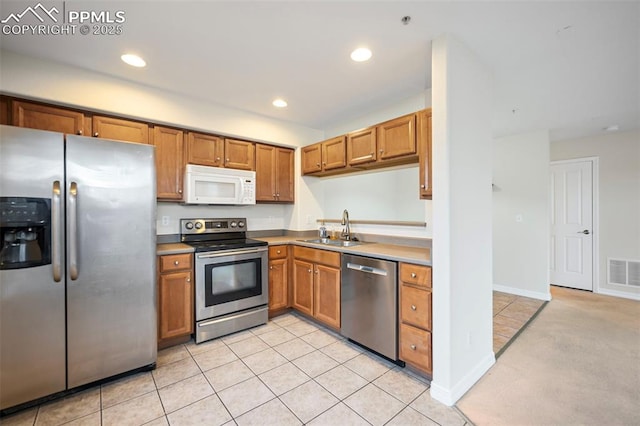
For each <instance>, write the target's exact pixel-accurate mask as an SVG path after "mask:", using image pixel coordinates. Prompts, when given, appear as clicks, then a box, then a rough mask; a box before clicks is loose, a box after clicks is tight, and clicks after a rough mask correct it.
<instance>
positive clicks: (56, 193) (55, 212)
mask: <svg viewBox="0 0 640 426" xmlns="http://www.w3.org/2000/svg"><path fill="white" fill-rule="evenodd" d="M61 198H62V191H61V190H60V181H59V180H56V181H54V182H53V194H52V196H51V201H52V202H51V240H52V241H51V264H52V266H53V280H54V281H55V282H57V283H59V282H60V280H61V279H62V256H61V252H62V235H60V228H61V227H62V224H61V217H60V203H61V202H62V201H61Z"/></svg>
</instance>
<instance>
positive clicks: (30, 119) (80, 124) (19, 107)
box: [11, 101, 91, 136]
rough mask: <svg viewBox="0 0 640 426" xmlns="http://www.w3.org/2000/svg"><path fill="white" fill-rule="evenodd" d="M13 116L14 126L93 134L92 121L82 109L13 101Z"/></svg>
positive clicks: (76, 133)
mask: <svg viewBox="0 0 640 426" xmlns="http://www.w3.org/2000/svg"><path fill="white" fill-rule="evenodd" d="M12 103H13V108H12V114H11V116H12V117H11V118H12V121H13V125H14V126H18V127H29V128H31V129H40V130H50V131H52V132H61V133H68V134H71V135H85V136H88V135H90V134H91V123H90V122H88V120H85V116H84V114H83V113H82V112H80V111H74V110H70V109H66V108H57V107H52V106H46V105H40V104H32V103H30V102H22V101H13V102H12Z"/></svg>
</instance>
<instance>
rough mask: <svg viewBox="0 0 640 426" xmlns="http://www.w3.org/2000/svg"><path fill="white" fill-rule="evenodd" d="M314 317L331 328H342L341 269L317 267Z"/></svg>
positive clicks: (315, 273) (315, 272)
mask: <svg viewBox="0 0 640 426" xmlns="http://www.w3.org/2000/svg"><path fill="white" fill-rule="evenodd" d="M314 275H315V298H314V304H315V305H314V313H313V316H314V317H315V318H316V319H317V320H318V321H322V322H323V323H325V324H327V325H328V326H330V327H333V328H336V329H339V328H340V269H336V268H330V267H328V266H323V265H316V266H315V271H314Z"/></svg>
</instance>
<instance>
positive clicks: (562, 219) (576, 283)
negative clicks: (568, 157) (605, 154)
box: [550, 161, 593, 291]
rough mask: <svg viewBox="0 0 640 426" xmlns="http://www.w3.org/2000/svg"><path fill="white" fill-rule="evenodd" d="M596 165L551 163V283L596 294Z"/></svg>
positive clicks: (586, 162) (583, 162)
mask: <svg viewBox="0 0 640 426" xmlns="http://www.w3.org/2000/svg"><path fill="white" fill-rule="evenodd" d="M592 176H593V163H592V162H591V161H575V162H559V163H552V164H551V179H550V180H551V182H550V184H551V259H550V268H551V284H555V285H559V286H563V287H571V288H578V289H582V290H590V291H593V263H592V262H593V181H592V179H593V178H592Z"/></svg>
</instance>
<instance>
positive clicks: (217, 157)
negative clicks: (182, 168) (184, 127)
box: [186, 132, 224, 167]
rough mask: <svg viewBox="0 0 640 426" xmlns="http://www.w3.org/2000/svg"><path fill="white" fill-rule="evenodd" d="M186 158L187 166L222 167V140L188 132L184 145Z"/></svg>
mask: <svg viewBox="0 0 640 426" xmlns="http://www.w3.org/2000/svg"><path fill="white" fill-rule="evenodd" d="M186 158H187V163H189V164H198V165H200V166H210V167H222V166H223V165H224V164H223V161H222V159H223V158H224V139H222V138H219V137H217V136H213V135H205V134H202V133H193V132H189V134H188V136H187V144H186Z"/></svg>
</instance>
